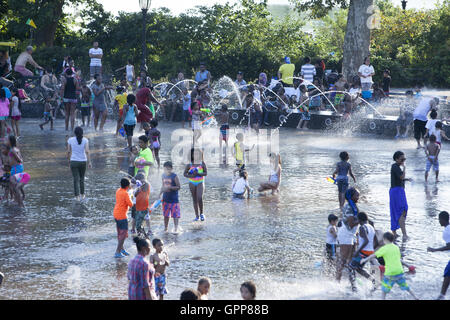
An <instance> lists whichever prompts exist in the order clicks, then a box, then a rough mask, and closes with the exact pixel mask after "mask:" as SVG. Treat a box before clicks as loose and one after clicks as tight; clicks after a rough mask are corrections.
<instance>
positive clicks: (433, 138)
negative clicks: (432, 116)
mask: <svg viewBox="0 0 450 320" xmlns="http://www.w3.org/2000/svg"><path fill="white" fill-rule="evenodd" d="M430 142H436V136H435V135H434V134H432V135H431V136H430Z"/></svg>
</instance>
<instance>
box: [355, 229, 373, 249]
mask: <svg viewBox="0 0 450 320" xmlns="http://www.w3.org/2000/svg"><path fill="white" fill-rule="evenodd" d="M361 228H364V229H365V230H366V235H367V239H368V240H369V242H368V243H367V245H366V246H365V247H364V249H363V250H364V251H374V249H373V239H374V238H375V229H374V228H373V227H372V226H371V225H370V224H368V223H366V224H364V225H360V226H359V229H361ZM363 243H364V239H363V238H361V236H360V235H359V234H358V249H360V248H361V247H362V245H363Z"/></svg>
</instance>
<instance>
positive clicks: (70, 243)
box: [0, 120, 450, 299]
mask: <svg viewBox="0 0 450 320" xmlns="http://www.w3.org/2000/svg"><path fill="white" fill-rule="evenodd" d="M61 124H62V123H61V122H60V121H58V123H57V126H56V128H57V129H56V131H55V132H50V131H47V130H46V131H43V132H41V131H40V130H39V128H38V126H37V125H36V123H35V122H33V121H30V120H26V121H24V122H22V127H23V138H22V139H21V140H20V147H21V150H22V153H23V155H24V157H25V160H26V162H25V169H26V171H27V172H29V173H30V175H31V181H30V183H29V185H28V186H27V187H26V193H27V198H26V201H25V204H26V209H24V210H21V209H18V208H17V207H16V206H15V205H13V204H11V203H10V204H6V203H3V204H1V205H0V219H1V221H2V223H1V224H0V250H1V251H0V252H1V255H0V271H2V272H3V273H4V274H5V276H6V277H5V282H4V286H3V287H2V289H1V290H0V299H126V298H127V284H128V282H127V278H126V271H127V262H128V260H129V258H125V259H122V260H115V259H114V258H113V254H114V250H115V246H116V231H115V224H114V222H113V218H112V209H113V207H114V194H115V190H116V188H117V187H118V184H119V181H120V178H121V177H122V174H121V173H120V172H119V171H126V169H127V165H128V162H127V161H128V159H127V155H126V154H125V153H123V152H122V151H121V150H122V149H123V148H124V146H125V141H124V139H123V138H115V137H114V136H113V134H112V132H113V127H114V123H112V122H109V123H108V126H107V129H108V132H106V133H104V134H95V133H93V132H92V131H89V130H88V131H87V133H86V136H87V137H88V138H89V139H90V144H91V150H92V159H93V169H91V170H89V171H88V173H87V180H86V185H87V196H88V198H89V199H88V201H87V202H86V203H85V204H79V203H74V202H73V200H72V199H73V185H72V183H73V182H72V176H71V173H70V170H69V168H68V163H67V159H66V155H65V149H64V141H65V133H64V131H63V129H62V126H61ZM178 126H179V124H162V125H161V128H160V130H161V131H162V150H161V161H162V162H164V161H167V160H169V158H170V150H171V147H170V146H171V141H170V134H169V133H168V132H171V130H173V129H174V128H177V127H178ZM231 131H232V132H231V134H230V136H231V141H234V135H235V134H234V133H233V129H232V130H231ZM136 136H137V134H136ZM217 137H218V135H217V136H212V135H208V136H206V138H207V139H210V140H211V141H212V142H214V143H216V141H218V138H217ZM448 148H449V147H448V145H444V147H443V150H442V152H441V155H440V159H441V164H440V166H441V169H440V170H441V181H442V182H441V183H439V184H437V185H436V184H434V178H433V177H432V178H431V179H430V182H429V184H428V185H427V186H426V185H425V184H424V177H423V174H424V168H425V156H424V153H423V150H419V151H418V150H416V149H415V143H414V141H413V140H408V141H404V140H403V141H393V140H389V139H385V138H383V137H380V136H342V135H338V134H331V133H328V134H325V133H323V132H320V131H314V132H297V131H295V130H291V129H281V132H280V151H281V155H282V160H283V174H282V186H281V194H280V195H275V196H265V197H254V198H252V199H250V200H249V201H247V200H237V201H236V200H233V201H232V200H231V191H230V187H231V182H232V180H231V176H232V173H231V172H232V170H233V168H234V166H233V165H229V166H228V167H226V168H224V167H223V166H219V165H217V164H210V165H209V167H208V177H207V178H206V192H205V198H204V201H205V214H206V218H207V220H206V222H204V223H202V224H193V223H192V222H191V221H192V219H193V218H194V213H193V208H192V204H191V198H190V193H189V189H188V186H187V181H186V179H185V178H184V177H182V170H183V167H182V166H181V165H176V166H175V172H176V173H178V175H179V176H180V180H181V183H182V189H181V191H180V199H181V208H182V217H181V226H182V228H183V229H184V231H183V233H182V234H180V235H178V236H175V235H172V234H168V235H165V234H163V232H162V231H163V226H162V225H163V219H162V215H160V214H158V215H154V216H152V220H151V223H152V225H153V228H154V230H155V231H156V235H157V236H159V237H162V239H164V240H165V242H166V249H167V251H168V253H169V255H170V257H171V260H172V265H171V266H170V268H169V269H168V290H169V294H168V296H167V298H168V299H177V298H178V296H179V294H180V293H181V291H182V290H183V289H185V288H187V287H196V282H197V280H198V278H199V277H201V276H208V277H210V278H211V279H212V282H213V286H212V292H211V299H239V298H240V294H239V286H240V283H242V282H243V281H246V280H253V281H255V282H256V284H257V288H258V298H259V299H361V298H363V299H366V298H367V299H371V298H378V297H379V294H378V293H379V292H377V293H375V295H374V296H370V295H368V294H367V292H368V290H361V291H360V294H359V295H354V294H352V293H349V291H350V290H349V283H348V281H346V280H345V278H344V280H343V281H342V283H341V284H337V283H335V282H334V281H333V280H332V278H330V277H327V276H326V275H324V274H323V272H322V270H321V269H320V268H317V267H316V266H317V262H319V261H321V260H322V252H323V248H324V241H325V229H326V226H327V216H328V214H330V213H337V212H338V203H337V190H336V187H335V186H334V185H332V184H330V183H328V182H327V181H326V180H325V177H326V176H327V175H329V174H330V173H332V172H333V169H334V164H335V162H336V161H337V159H338V154H339V152H340V151H342V150H346V151H348V152H349V153H350V156H351V163H352V165H353V171H354V173H355V175H356V177H357V184H356V185H357V187H358V188H359V189H360V190H361V194H362V197H361V200H360V208H361V209H362V210H364V211H366V212H367V213H368V214H369V216H370V218H371V219H373V220H374V222H375V226H376V227H377V228H381V229H383V230H388V229H389V221H390V220H389V219H390V218H389V196H388V190H389V183H390V175H389V170H390V165H391V163H392V161H391V159H392V154H393V153H394V152H395V151H396V150H398V149H401V150H403V151H404V152H406V157H407V172H408V173H407V174H408V176H410V177H412V178H413V179H414V181H413V182H412V183H408V184H407V187H406V194H407V197H408V201H409V207H410V210H409V212H408V218H407V228H408V231H409V234H410V237H411V240H409V241H408V242H406V243H399V245H400V246H401V249H402V252H403V254H404V256H405V261H406V262H409V263H411V264H413V265H415V266H416V268H417V274H416V275H415V276H411V277H410V278H409V284H410V286H411V287H412V288H413V290H415V291H416V293H417V294H418V295H419V297H421V298H425V299H433V298H435V297H436V296H437V295H438V292H439V288H440V285H441V280H442V273H443V268H444V267H445V265H446V263H447V261H448V254H446V253H427V252H426V248H427V247H428V246H437V245H440V244H442V238H441V233H442V227H440V226H439V223H438V221H437V214H438V213H439V211H440V210H446V209H447V210H448V209H449V207H450V200H449V197H447V196H446V195H448V194H449V192H450V183H449V182H450V181H449V180H450V179H449V176H450V175H449V174H448V172H449V170H450V164H449V163H448V162H447V159H448V158H449V155H450V152H449V151H448ZM207 164H208V163H207ZM248 171H249V173H250V184H251V185H252V186H253V187H257V186H258V184H259V183H260V182H262V181H264V180H266V179H267V176H268V174H269V167H268V165H267V164H266V163H263V164H261V165H258V164H250V165H249V166H248ZM161 173H162V172H158V170H153V172H152V174H151V179H150V181H151V184H152V188H153V190H154V192H152V194H151V200H153V199H155V198H156V190H159V188H160V185H161V182H160V174H161ZM126 248H127V249H128V250H129V251H130V252H131V253H132V255H134V254H135V252H136V250H135V247H134V246H133V244H132V242H131V241H130V240H127V241H126ZM361 283H362V284H363V285H364V284H365V282H364V281H360V284H361ZM405 297H406V294H404V293H403V292H400V290H398V288H397V289H394V290H393V293H392V298H398V299H402V298H405Z"/></svg>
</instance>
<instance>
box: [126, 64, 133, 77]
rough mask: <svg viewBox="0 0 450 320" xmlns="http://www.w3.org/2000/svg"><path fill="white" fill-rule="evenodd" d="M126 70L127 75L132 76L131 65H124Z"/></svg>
mask: <svg viewBox="0 0 450 320" xmlns="http://www.w3.org/2000/svg"><path fill="white" fill-rule="evenodd" d="M126 71H127V77H132V76H133V66H132V65H126Z"/></svg>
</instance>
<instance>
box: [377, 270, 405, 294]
mask: <svg viewBox="0 0 450 320" xmlns="http://www.w3.org/2000/svg"><path fill="white" fill-rule="evenodd" d="M394 284H398V285H399V287H400V289H402V290H405V291H408V290H409V287H408V284H407V283H406V279H405V275H404V274H403V273H401V274H398V275H395V276H386V275H385V276H384V277H383V281H382V282H381V290H383V292H384V293H388V292H389V291H391V289H392V287H393V286H394Z"/></svg>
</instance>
